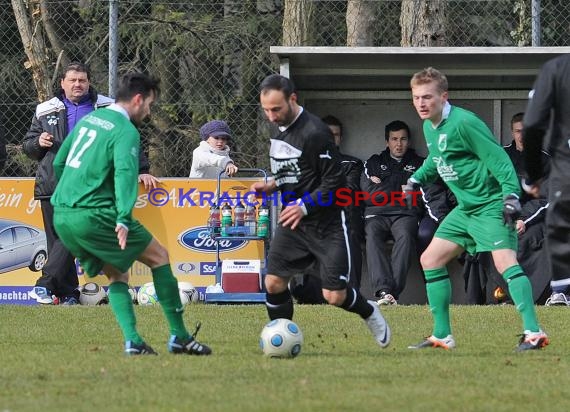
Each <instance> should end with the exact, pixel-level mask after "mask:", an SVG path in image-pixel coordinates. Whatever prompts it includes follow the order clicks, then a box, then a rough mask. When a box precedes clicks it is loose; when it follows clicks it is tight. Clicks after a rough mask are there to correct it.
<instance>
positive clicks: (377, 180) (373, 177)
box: [370, 176, 382, 184]
mask: <svg viewBox="0 0 570 412" xmlns="http://www.w3.org/2000/svg"><path fill="white" fill-rule="evenodd" d="M370 180H372V181H373V182H374V183H376V184H378V183H380V182H382V180H380V178H379V177H378V176H370Z"/></svg>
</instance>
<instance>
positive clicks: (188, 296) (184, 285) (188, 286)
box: [178, 282, 200, 305]
mask: <svg viewBox="0 0 570 412" xmlns="http://www.w3.org/2000/svg"><path fill="white" fill-rule="evenodd" d="M178 292H179V293H180V301H181V302H182V304H183V305H188V304H190V303H196V302H198V300H199V298H200V293H199V292H198V290H197V289H196V288H195V287H194V285H192V283H190V282H178Z"/></svg>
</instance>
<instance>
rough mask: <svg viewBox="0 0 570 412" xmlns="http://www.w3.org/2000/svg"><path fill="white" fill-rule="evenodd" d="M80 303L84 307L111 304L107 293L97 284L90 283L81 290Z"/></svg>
mask: <svg viewBox="0 0 570 412" xmlns="http://www.w3.org/2000/svg"><path fill="white" fill-rule="evenodd" d="M79 303H81V304H82V305H88V306H96V305H103V304H106V303H109V299H108V298H107V292H105V289H103V288H102V287H101V286H99V285H98V284H97V283H94V282H89V283H86V284H85V285H83V286H81V288H80V289H79Z"/></svg>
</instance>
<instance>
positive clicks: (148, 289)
mask: <svg viewBox="0 0 570 412" xmlns="http://www.w3.org/2000/svg"><path fill="white" fill-rule="evenodd" d="M137 301H138V302H139V305H155V304H157V303H158V297H157V296H156V290H155V289H154V283H153V282H148V283H145V284H144V285H142V286H141V287H140V288H139V291H138V292H137Z"/></svg>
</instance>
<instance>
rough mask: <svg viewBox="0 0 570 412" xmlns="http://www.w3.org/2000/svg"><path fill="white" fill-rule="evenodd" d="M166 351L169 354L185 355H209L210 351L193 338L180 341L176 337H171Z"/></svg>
mask: <svg viewBox="0 0 570 412" xmlns="http://www.w3.org/2000/svg"><path fill="white" fill-rule="evenodd" d="M168 351H169V352H170V353H175V354H180V353H185V354H187V355H198V356H200V355H210V354H211V353H212V349H210V348H209V347H208V346H206V345H204V344H202V343H200V342H198V341H197V340H196V339H194V337H192V336H190V337H188V338H187V339H181V338H179V337H178V336H176V335H172V336H171V337H170V340H169V341H168Z"/></svg>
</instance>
